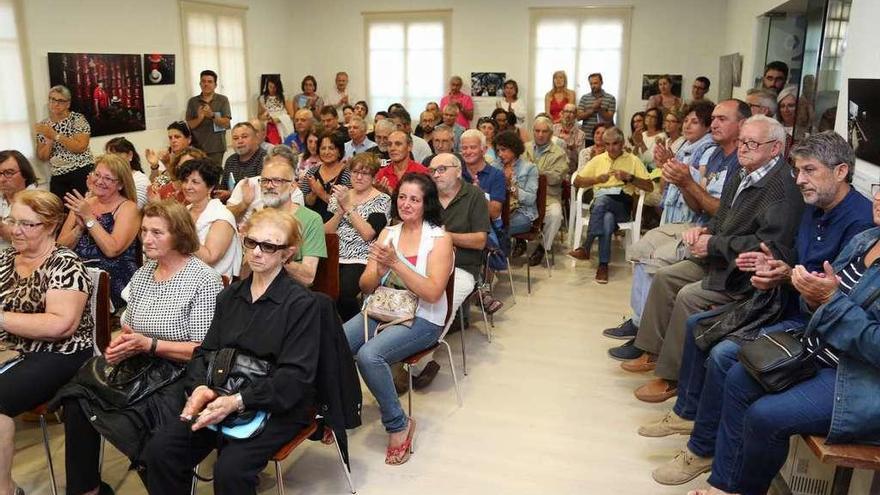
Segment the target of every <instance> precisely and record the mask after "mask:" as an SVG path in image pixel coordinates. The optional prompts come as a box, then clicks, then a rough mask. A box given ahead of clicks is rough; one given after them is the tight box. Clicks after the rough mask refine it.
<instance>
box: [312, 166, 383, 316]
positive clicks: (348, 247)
mask: <svg viewBox="0 0 880 495" xmlns="http://www.w3.org/2000/svg"><path fill="white" fill-rule="evenodd" d="M349 167H350V169H351V188H348V187H345V186H343V185H335V186H333V196H332V198H330V204H329V206H328V207H327V210H328V211H329V212H330V213H331V214H332V215H333V216H332V217H331V218H330V220H327V222H326V223H325V224H324V232H328V233H330V232H336V233H337V234H338V235H339V301H338V309H339V316H341V317H342V320H343V321H348V320H349V319H350V318H351V317H353V316H354V315H356V314H357V313H358V311H360V303H359V302H358V294H360V292H361V288H360V285H359V281H360V278H361V275H362V274H363V273H364V268H366V266H367V258H368V257H369V255H370V246H371V245H372V244H373V240H374V239H375V238H376V236H377V235H378V234H379V232H382V229H384V228H385V225H387V224H388V214H389V212H390V210H391V197H390V196H388V195H387V194H385V193H383V192H382V191H380V190H378V189H376V188H375V187H374V186H373V178H374V177H375V175H376V172H378V171H379V158H378V157H377V156H376V155H374V154H373V153H360V154H358V155H355V156H354V157H353V158H352V159H351V161H350V162H349Z"/></svg>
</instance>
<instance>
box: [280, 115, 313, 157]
mask: <svg viewBox="0 0 880 495" xmlns="http://www.w3.org/2000/svg"><path fill="white" fill-rule="evenodd" d="M314 124H315V115H314V114H313V113H312V111H311V110H309V109H308V108H300V109H299V110H297V111H296V113H294V114H293V132H292V133H290V135H289V136H287V137H285V138H284V144H286V145H287V146H290V148H291V149H293V151H295V152H296V153H302V152H303V151H304V150H305V149H306V143H305V142H303V138H302V136H303V135H305V133H306V132H308V131H310V130H312V127H313V126H314Z"/></svg>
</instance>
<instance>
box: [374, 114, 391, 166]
mask: <svg viewBox="0 0 880 495" xmlns="http://www.w3.org/2000/svg"><path fill="white" fill-rule="evenodd" d="M396 130H397V126H395V125H394V122H391V121H390V120H388V119H383V120H380V121H378V122H376V124H375V126H374V127H373V137H374V138H375V139H376V146H373V147H372V148H370V149H368V150H367V153H373V154H375V155H376V156H378V157H379V160H381V161H382V166H383V167H384V166H385V165H386V164H387V163H388V160H389V158H388V136H390V135H391V133H392V132H394V131H396Z"/></svg>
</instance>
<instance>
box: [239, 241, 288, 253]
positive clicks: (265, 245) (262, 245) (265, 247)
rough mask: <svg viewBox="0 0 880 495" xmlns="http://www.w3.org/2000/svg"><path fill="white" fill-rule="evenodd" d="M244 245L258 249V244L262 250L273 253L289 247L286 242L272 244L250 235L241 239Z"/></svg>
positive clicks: (246, 247)
mask: <svg viewBox="0 0 880 495" xmlns="http://www.w3.org/2000/svg"><path fill="white" fill-rule="evenodd" d="M241 243H242V245H243V246H244V247H245V249H256V248H257V246H260V251H262V252H264V253H266V254H272V253H274V252H275V251H278V250H279V249H284V248H286V247H288V246H287V245H286V244H272V243H271V242H260V241H257V240H254V239H251V238H250V237H245V238H243V239H242V240H241Z"/></svg>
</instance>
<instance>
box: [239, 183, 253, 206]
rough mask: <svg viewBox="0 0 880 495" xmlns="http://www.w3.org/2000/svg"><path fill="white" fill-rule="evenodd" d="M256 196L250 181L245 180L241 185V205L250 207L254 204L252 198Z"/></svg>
mask: <svg viewBox="0 0 880 495" xmlns="http://www.w3.org/2000/svg"><path fill="white" fill-rule="evenodd" d="M256 194H257V191H256V187H254V184H253V183H252V182H251V181H249V180H245V181H243V182H242V183H241V202H242V204H244V205H245V206H250V205H251V203H253V202H254V197H256Z"/></svg>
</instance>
